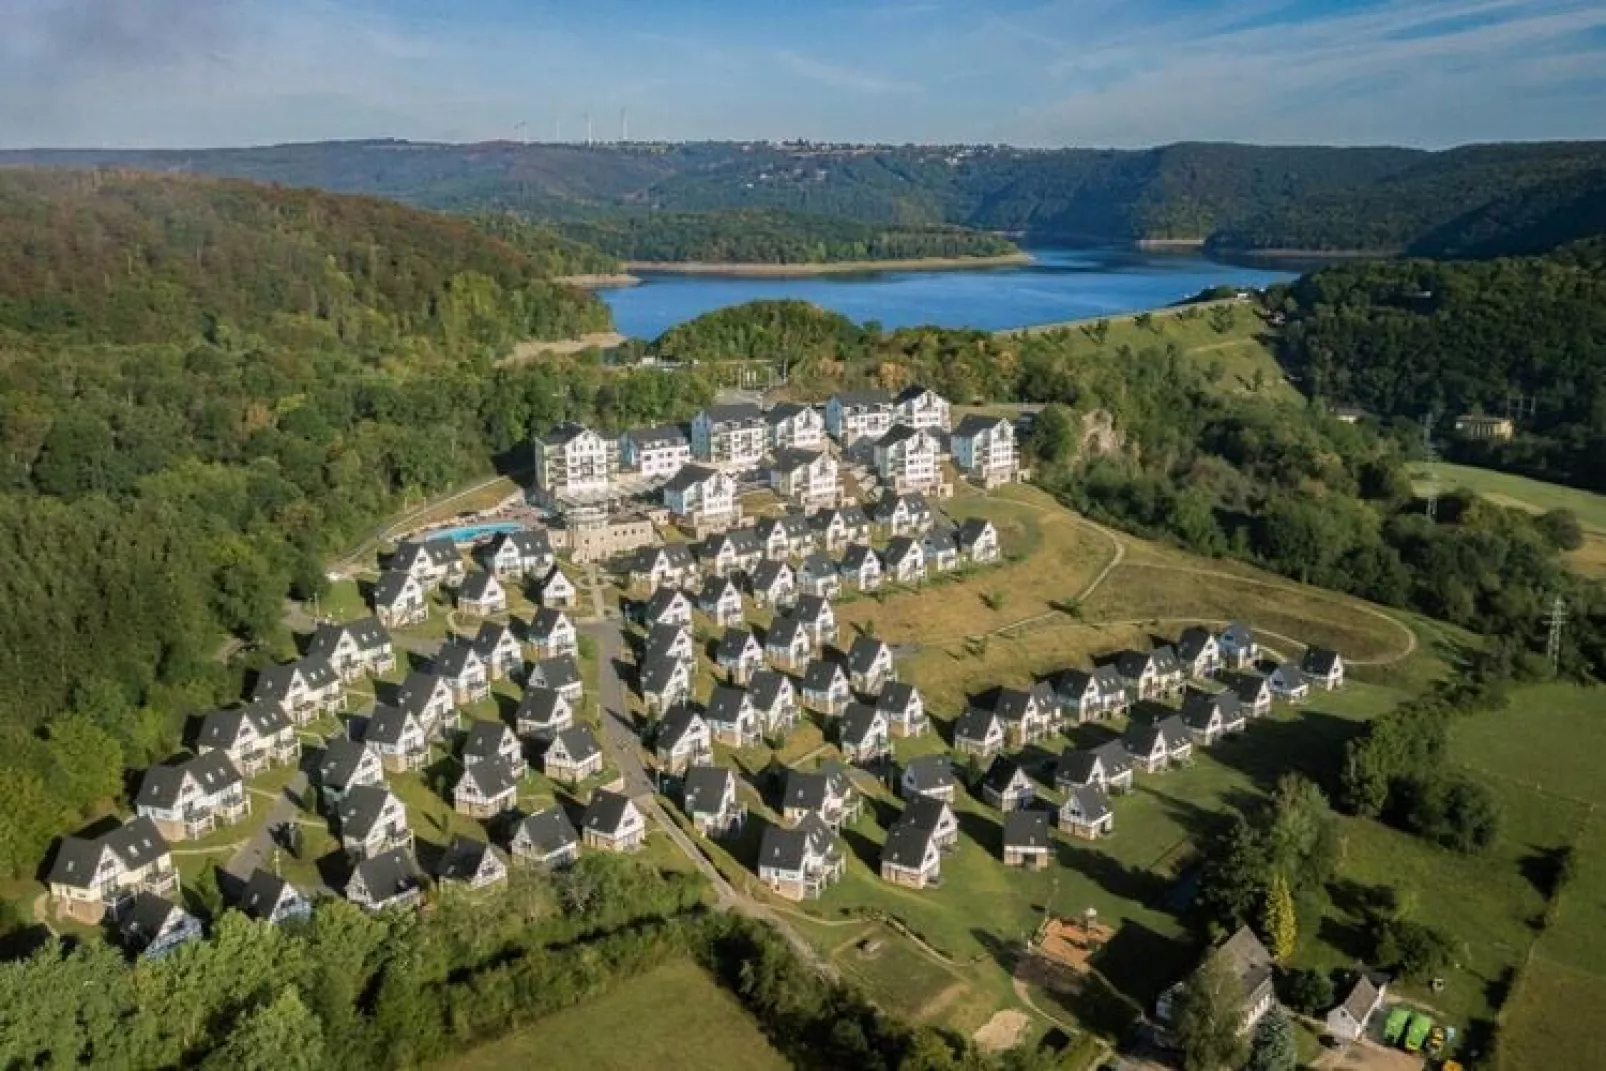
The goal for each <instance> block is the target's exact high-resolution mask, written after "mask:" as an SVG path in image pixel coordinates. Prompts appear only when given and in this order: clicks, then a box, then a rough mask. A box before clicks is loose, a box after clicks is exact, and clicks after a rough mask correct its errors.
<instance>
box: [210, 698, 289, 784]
mask: <svg viewBox="0 0 1606 1071" xmlns="http://www.w3.org/2000/svg"><path fill="white" fill-rule="evenodd" d="M195 744H196V750H197V751H199V752H200V753H201V754H203V755H204V754H206V753H207V752H209V751H221V752H222V753H223V754H225V755H227V756H228V757H229V761H230V762H232V763H234V766H235V768H236V769H238V770H239V771H240V773H241V774H242V775H243V776H245V777H255V776H256V775H257V774H259V773H261V772H262V771H263V770H266V769H269V768H270V767H273V766H282V765H284V764H285V763H287V762H294V761H295V760H296V759H297V758H299V757H300V755H301V742H300V740H298V739H297V738H296V728H295V726H294V725H292V724H291V723H290V719H289V717H288V716H286V714H285V712H284V711H283V710H282V709H280V708H279V707H277V706H275V705H273V704H271V703H250V704H247V705H246V706H244V707H237V708H235V709H232V710H216V711H213V712H212V713H210V714H208V715H207V716H206V717H205V718H203V719H202V720H201V731H200V732H199V733H198V734H197V735H196V740H195Z"/></svg>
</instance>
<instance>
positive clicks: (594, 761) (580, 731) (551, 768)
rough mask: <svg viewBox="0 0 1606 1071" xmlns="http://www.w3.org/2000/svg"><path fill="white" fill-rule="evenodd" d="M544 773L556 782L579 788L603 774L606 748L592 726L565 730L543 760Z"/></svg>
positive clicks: (551, 744)
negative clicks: (604, 749) (600, 742)
mask: <svg viewBox="0 0 1606 1071" xmlns="http://www.w3.org/2000/svg"><path fill="white" fill-rule="evenodd" d="M541 772H542V773H544V774H546V775H547V776H548V777H550V778H551V779H552V780H554V781H562V782H563V783H564V784H569V785H573V784H578V783H580V782H581V781H584V780H585V779H586V778H588V777H592V776H595V775H596V774H599V773H601V772H602V745H601V744H599V743H597V737H596V734H595V733H593V732H592V731H591V727H590V726H589V725H571V726H570V727H569V728H567V729H563V730H561V731H560V732H559V733H558V735H557V736H554V737H553V738H552V743H550V744H548V745H547V749H546V752H545V753H544V754H543V755H542V756H541Z"/></svg>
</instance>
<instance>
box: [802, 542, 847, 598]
mask: <svg viewBox="0 0 1606 1071" xmlns="http://www.w3.org/2000/svg"><path fill="white" fill-rule="evenodd" d="M797 584H798V587H799V589H801V590H802V591H803V592H805V593H806V594H809V595H813V596H815V597H816V598H820V599H834V598H836V596H837V595H839V594H841V592H842V577H841V576H840V575H839V574H838V573H837V568H836V563H835V562H833V561H832V560H831V559H830V558H828V557H826V556H825V555H824V554H823V553H818V552H816V553H814V554H810V555H809V556H808V557H806V558H804V559H803V564H802V565H801V566H799V567H798V573H797Z"/></svg>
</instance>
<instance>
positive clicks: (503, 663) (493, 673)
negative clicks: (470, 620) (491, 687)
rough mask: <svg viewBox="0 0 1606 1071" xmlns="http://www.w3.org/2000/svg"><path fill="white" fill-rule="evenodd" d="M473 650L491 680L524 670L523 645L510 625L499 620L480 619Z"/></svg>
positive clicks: (513, 674) (514, 674) (510, 675)
mask: <svg viewBox="0 0 1606 1071" xmlns="http://www.w3.org/2000/svg"><path fill="white" fill-rule="evenodd" d="M474 650H475V651H477V652H479V656H480V661H481V662H483V663H484V664H485V671H486V672H487V673H489V674H490V677H491V679H492V680H493V681H495V680H501V679H502V678H503V677H512V676H516V675H518V674H519V673H522V672H523V671H524V645H523V644H522V643H520V642H519V638H518V636H517V635H516V634H515V633H514V632H513V626H512V625H504V624H502V623H501V622H499V621H482V622H480V630H479V632H478V633H477V634H476V635H475V637H474Z"/></svg>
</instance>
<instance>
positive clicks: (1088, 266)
mask: <svg viewBox="0 0 1606 1071" xmlns="http://www.w3.org/2000/svg"><path fill="white" fill-rule="evenodd" d="M1031 253H1032V256H1033V257H1034V258H1035V260H1034V261H1033V263H1031V264H1025V265H1011V266H1009V267H1001V268H977V269H974V270H957V271H927V272H921V271H889V272H863V273H857V272H856V273H854V274H851V275H821V276H809V277H795V278H768V277H755V276H740V275H676V274H673V273H667V272H661V273H643V274H642V276H641V278H642V280H643V282H642V284H641V285H640V286H632V287H626V288H623V289H617V290H604V291H601V297H602V299H603V300H604V301H606V302H607V303H608V304H609V306H610V307H612V309H613V318H614V323H615V324H616V325H617V326H618V329H619V330H620V331H621V332H623V333H624V334H626V335H631V336H633V337H636V338H647V339H651V338H656V337H658V336H659V335H660V334H662V333H663V332H664V331H666V330H668V329H669V328H671V327H673V326H674V325H676V324H678V323H684V322H685V321H687V320H690V319H693V318H695V317H698V316H701V315H702V314H703V313H705V312H711V311H712V310H714V309H720V308H724V307H725V306H727V305H740V304H743V303H744V302H748V301H758V300H761V299H769V298H795V299H798V300H801V301H808V302H812V303H813V304H816V305H819V306H822V307H823V308H827V309H832V310H835V311H836V312H840V313H842V314H843V315H844V316H847V317H849V318H850V319H852V320H856V321H859V322H861V323H862V322H863V321H866V320H877V321H879V322H880V323H881V324H882V326H884V327H910V326H914V325H918V324H938V325H940V326H943V327H974V328H979V329H981V330H985V331H999V330H1003V329H1005V328H1011V327H1031V326H1033V325H1036V324H1048V323H1057V322H1059V321H1061V320H1081V319H1087V318H1089V317H1096V316H1114V315H1118V314H1120V313H1127V312H1139V311H1141V310H1143V309H1152V308H1157V307H1159V306H1161V305H1170V304H1172V303H1173V302H1176V301H1180V300H1182V299H1183V298H1186V297H1191V296H1192V295H1194V294H1197V293H1198V292H1199V291H1201V290H1204V289H1206V288H1207V287H1212V286H1253V287H1260V286H1267V285H1270V284H1271V283H1276V282H1283V281H1286V280H1288V279H1292V278H1294V277H1295V273H1293V272H1286V271H1272V270H1267V269H1264V268H1253V267H1245V266H1242V265H1235V264H1225V263H1222V262H1220V261H1215V260H1211V259H1210V258H1208V257H1205V256H1201V255H1199V254H1197V253H1164V252H1149V251H1146V250H1140V249H1132V248H1130V247H1128V248H1099V249H1033V250H1031Z"/></svg>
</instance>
